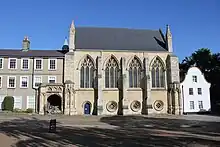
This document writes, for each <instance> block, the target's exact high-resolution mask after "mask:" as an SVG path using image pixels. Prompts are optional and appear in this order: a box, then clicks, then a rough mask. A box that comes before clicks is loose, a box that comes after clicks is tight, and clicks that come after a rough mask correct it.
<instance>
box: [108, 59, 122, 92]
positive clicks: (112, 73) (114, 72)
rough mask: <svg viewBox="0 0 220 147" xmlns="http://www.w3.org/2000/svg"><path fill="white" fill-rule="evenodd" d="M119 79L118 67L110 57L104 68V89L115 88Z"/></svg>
mask: <svg viewBox="0 0 220 147" xmlns="http://www.w3.org/2000/svg"><path fill="white" fill-rule="evenodd" d="M118 78H119V65H118V63H117V61H116V59H115V58H114V57H111V58H110V59H109V60H108V62H107V63H106V67H105V88H117V87H118Z"/></svg>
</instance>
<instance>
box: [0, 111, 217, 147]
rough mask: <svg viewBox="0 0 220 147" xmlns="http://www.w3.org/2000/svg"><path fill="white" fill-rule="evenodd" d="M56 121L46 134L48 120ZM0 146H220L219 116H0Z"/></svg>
mask: <svg viewBox="0 0 220 147" xmlns="http://www.w3.org/2000/svg"><path fill="white" fill-rule="evenodd" d="M50 119H56V120H57V130H56V133H49V132H48V130H49V129H48V128H49V120H50ZM0 142H1V145H0V146H1V147H10V146H12V147H62V146H65V147H68V146H71V147H73V146H77V147H82V146H92V147H93V146H97V147H107V146H113V147H120V146H125V147H130V146H131V147H134V146H138V147H141V146H147V147H212V146H213V147H218V146H219V147H220V117H217V116H206V115H185V116H174V115H171V116H169V115H148V116H141V115H139V116H39V115H27V114H0Z"/></svg>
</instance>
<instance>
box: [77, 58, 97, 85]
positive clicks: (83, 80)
mask: <svg viewBox="0 0 220 147" xmlns="http://www.w3.org/2000/svg"><path fill="white" fill-rule="evenodd" d="M94 69H95V67H94V63H93V61H92V60H91V58H90V57H89V56H87V57H86V58H85V59H84V60H83V62H82V63H81V69H80V88H93V87H94V75H95V74H94Z"/></svg>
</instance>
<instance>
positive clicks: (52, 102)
mask: <svg viewBox="0 0 220 147" xmlns="http://www.w3.org/2000/svg"><path fill="white" fill-rule="evenodd" d="M47 103H48V109H52V108H58V109H59V111H61V105H62V100H61V97H60V96H59V95H56V94H53V95H51V96H49V97H48V98H47Z"/></svg>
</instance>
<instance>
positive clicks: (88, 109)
mask: <svg viewBox="0 0 220 147" xmlns="http://www.w3.org/2000/svg"><path fill="white" fill-rule="evenodd" d="M90 113H91V103H90V102H86V103H85V104H84V114H90Z"/></svg>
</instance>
